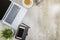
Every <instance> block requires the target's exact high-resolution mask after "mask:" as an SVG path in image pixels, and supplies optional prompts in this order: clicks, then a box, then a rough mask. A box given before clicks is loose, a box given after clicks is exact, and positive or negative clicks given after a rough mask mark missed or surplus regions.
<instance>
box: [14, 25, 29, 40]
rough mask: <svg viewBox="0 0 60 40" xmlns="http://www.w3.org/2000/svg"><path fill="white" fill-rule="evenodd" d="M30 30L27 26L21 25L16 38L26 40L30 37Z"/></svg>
mask: <svg viewBox="0 0 60 40" xmlns="http://www.w3.org/2000/svg"><path fill="white" fill-rule="evenodd" d="M29 28H30V27H29V26H27V25H26V24H21V25H19V27H18V29H17V32H16V36H15V38H16V39H20V40H25V38H26V36H27V35H28V29H29Z"/></svg>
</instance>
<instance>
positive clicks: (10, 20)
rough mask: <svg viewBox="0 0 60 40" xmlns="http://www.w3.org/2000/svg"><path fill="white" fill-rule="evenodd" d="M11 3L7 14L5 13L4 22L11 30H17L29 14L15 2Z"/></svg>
mask: <svg viewBox="0 0 60 40" xmlns="http://www.w3.org/2000/svg"><path fill="white" fill-rule="evenodd" d="M9 2H10V4H9V6H8V8H7V9H6V12H5V13H4V16H3V18H2V22H3V23H4V24H6V25H8V26H10V27H11V28H13V29H15V30H17V28H18V26H19V25H20V23H21V22H22V19H23V18H24V16H25V14H26V12H27V9H26V8H24V7H23V6H21V5H19V4H17V3H15V2H13V1H9ZM9 2H8V3H9Z"/></svg>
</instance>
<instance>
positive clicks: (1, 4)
mask: <svg viewBox="0 0 60 40" xmlns="http://www.w3.org/2000/svg"><path fill="white" fill-rule="evenodd" d="M10 3H11V1H9V0H0V20H1V19H2V17H3V16H4V14H5V12H6V11H7V9H8V7H9V5H10Z"/></svg>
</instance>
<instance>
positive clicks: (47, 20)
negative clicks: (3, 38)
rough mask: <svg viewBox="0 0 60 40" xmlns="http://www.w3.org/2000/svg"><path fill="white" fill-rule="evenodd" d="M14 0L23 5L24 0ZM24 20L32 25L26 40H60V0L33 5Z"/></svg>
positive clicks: (44, 0) (44, 1)
mask: <svg viewBox="0 0 60 40" xmlns="http://www.w3.org/2000/svg"><path fill="white" fill-rule="evenodd" d="M13 1H15V2H17V3H19V4H21V5H22V3H21V1H22V0H13ZM22 22H23V23H25V24H27V25H28V26H30V29H29V31H28V36H27V37H26V40H60V0H43V2H41V3H40V4H39V5H37V6H36V5H33V7H31V8H30V9H28V12H27V14H26V15H25V17H24V19H23V21H22ZM14 40H15V39H14Z"/></svg>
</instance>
